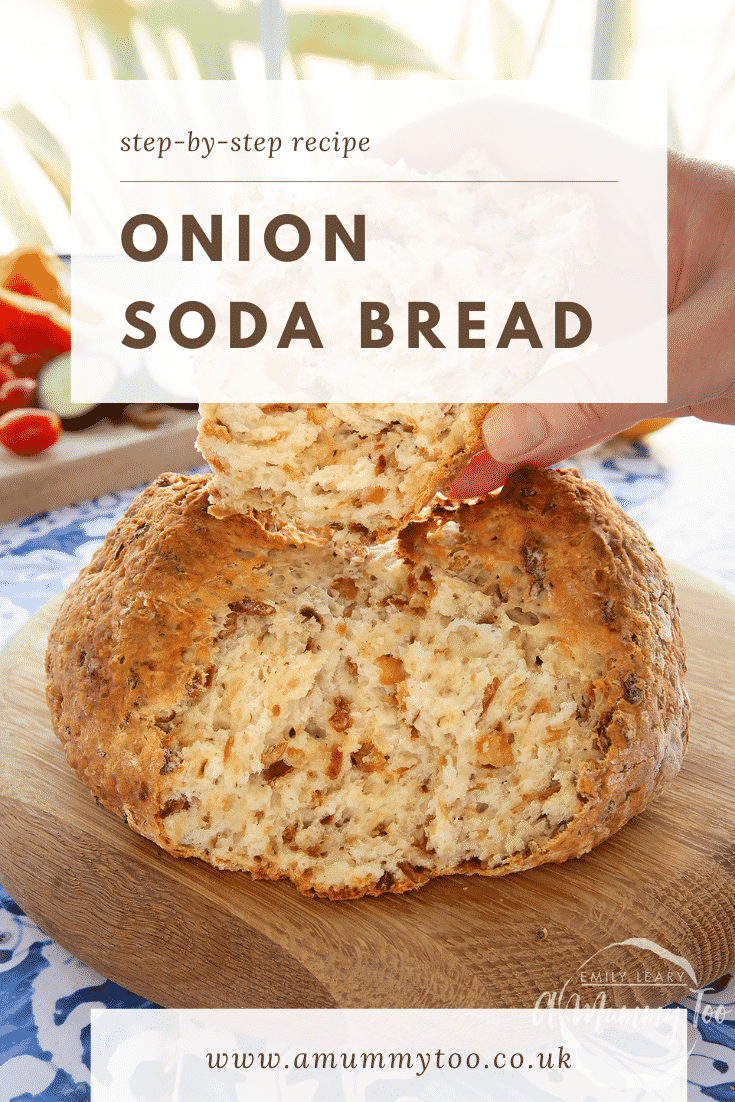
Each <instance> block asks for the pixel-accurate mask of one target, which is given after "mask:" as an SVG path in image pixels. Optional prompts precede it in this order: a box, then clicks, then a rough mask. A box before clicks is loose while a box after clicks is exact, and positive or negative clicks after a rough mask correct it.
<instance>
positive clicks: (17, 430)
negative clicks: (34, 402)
mask: <svg viewBox="0 0 735 1102" xmlns="http://www.w3.org/2000/svg"><path fill="white" fill-rule="evenodd" d="M60 436H61V421H60V420H59V418H58V417H57V416H56V414H55V413H49V412H48V410H45V409H11V410H10V411H9V412H8V413H4V414H3V415H2V417H0V444H4V445H5V447H6V448H9V449H10V451H11V452H15V454H16V455H38V453H39V452H43V451H45V450H46V448H50V447H51V445H52V444H55V443H56V441H57V440H58V439H59V437H60Z"/></svg>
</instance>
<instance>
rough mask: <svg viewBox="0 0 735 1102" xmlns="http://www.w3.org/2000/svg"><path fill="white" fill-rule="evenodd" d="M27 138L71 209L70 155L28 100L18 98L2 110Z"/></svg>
mask: <svg viewBox="0 0 735 1102" xmlns="http://www.w3.org/2000/svg"><path fill="white" fill-rule="evenodd" d="M0 115H2V117H3V118H4V119H5V120H6V122H9V123H10V125H11V126H12V127H13V130H15V132H16V134H17V135H18V137H19V138H20V140H21V141H22V142H23V145H24V146H25V147H26V149H27V150H28V152H29V153H30V154H31V156H32V157H33V159H34V161H35V162H36V164H37V165H39V167H40V168H42V169H43V171H44V172H45V173H46V175H47V176H48V178H49V180H50V181H51V183H52V184H53V185H54V187H55V188H56V190H57V191H58V192H59V194H60V195H61V197H62V198H63V200H64V202H65V203H66V205H67V208H68V209H71V184H70V174H71V169H70V166H69V156H68V154H67V153H66V151H65V149H64V148H63V146H61V144H60V143H59V142H58V141H57V140H56V138H55V137H54V136H53V134H52V133H51V131H50V130H48V129H47V128H46V127H45V126H44V124H43V123H42V122H41V120H40V119H39V118H38V117H37V116H36V115H34V114H33V112H32V111H30V110H29V109H28V108H27V107H26V106H25V104H23V103H19V102H18V100H16V101H15V102H14V103H11V105H10V107H6V108H4V109H2V110H0Z"/></svg>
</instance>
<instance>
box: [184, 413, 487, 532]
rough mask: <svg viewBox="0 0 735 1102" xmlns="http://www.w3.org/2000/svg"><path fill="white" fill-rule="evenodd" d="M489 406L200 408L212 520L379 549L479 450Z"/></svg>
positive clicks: (199, 444) (201, 448)
mask: <svg viewBox="0 0 735 1102" xmlns="http://www.w3.org/2000/svg"><path fill="white" fill-rule="evenodd" d="M490 408H491V407H490V405H487V404H486V405H436V404H426V405H421V404H418V403H409V404H406V405H377V404H372V405H367V404H364V403H358V404H352V405H350V404H347V405H265V406H258V405H237V404H232V403H228V404H222V405H213V404H209V405H208V404H202V405H201V406H200V414H201V416H200V420H199V433H198V439H197V448H198V449H199V451H200V452H201V453H202V455H203V456H204V458H205V459H206V460H207V461H208V463H209V464H210V466H211V467H212V471H213V473H212V475H211V477H210V481H209V484H208V490H209V495H210V499H211V508H210V512H211V513H212V514H213V515H214V516H216V517H226V516H230V515H231V514H233V513H243V514H249V515H251V516H253V517H255V519H256V520H258V521H259V522H260V523H261V524H262V525H263V526H264V527H267V528H271V527H273V526H275V527H277V528H280V529H281V530H287V531H288V532H289V533H290V535H291V537H292V538H295V539H297V540H298V539H303V538H304V536H305V535H309V536H312V537H316V538H317V539H320V540H322V541H326V540H331V541H332V542H333V543H334V544H335V545H337V546H342V547H345V548H349V547H354V546H355V545H358V546H359V545H361V544H363V543H376V542H381V541H382V540H384V539H386V538H388V537H389V536H391V535H392V534H394V533H395V532H397V531H399V530H400V529H401V528H404V527H405V526H406V524H408V523H409V521H411V520H413V519H415V517H417V516H418V515H419V513H420V512H421V510H422V509H423V508H424V507H425V506H426V505H427V504H428V503H429V502H430V501H431V500H432V498H433V497H434V496H435V494H436V492H437V490H439V489H441V487H442V486H447V485H448V484H449V483H450V482H452V480H453V479H454V478H455V477H456V476H457V475H458V474H459V472H460V471H461V470H462V469H463V467H464V466H465V464H466V463H467V462H468V461H469V460H470V458H471V457H472V456H473V455H474V454H475V453H476V452H478V451H480V450H481V449H482V422H483V420H484V418H485V415H486V413H487V412H488V410H489V409H490Z"/></svg>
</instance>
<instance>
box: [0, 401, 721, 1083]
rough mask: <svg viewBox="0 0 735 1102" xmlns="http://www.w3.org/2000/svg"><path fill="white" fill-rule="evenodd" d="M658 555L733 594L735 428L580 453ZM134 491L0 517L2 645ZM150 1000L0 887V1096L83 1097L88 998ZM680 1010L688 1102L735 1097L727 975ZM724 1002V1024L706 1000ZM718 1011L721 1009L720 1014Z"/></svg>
mask: <svg viewBox="0 0 735 1102" xmlns="http://www.w3.org/2000/svg"><path fill="white" fill-rule="evenodd" d="M575 465H576V466H578V467H579V468H580V469H581V470H582V472H583V473H584V474H585V475H587V476H588V477H591V478H595V479H596V480H597V481H599V482H601V483H603V485H605V486H606V487H607V489H608V490H609V491H610V492H611V493H612V494H613V495H614V496H615V497H616V498H617V500H618V501H619V502H620V504H621V505H622V506H623V507H624V508H625V509H627V510H628V511H629V512H630V514H631V515H632V516H634V517H635V519H636V520H638V521H639V523H641V524H642V525H643V527H644V528H645V529H646V531H647V532H648V534H649V536H650V537H651V539H652V540H653V542H654V544H655V545H656V546H657V547H658V549H659V551H661V553H662V554H664V555H665V556H667V557H669V558H671V559H673V560H676V561H678V562H680V563H683V564H684V565H685V566H687V567H689V568H690V569H691V570H694V571H696V572H697V573H699V574H700V575H703V576H704V577H706V578H708V579H709V580H710V581H712V582H714V583H716V584H719V585H720V586H721V587H722V588H724V589H726V590H729V591H730V592H731V593H733V594H735V429H732V428H730V427H729V426H720V425H703V424H702V423H700V422H696V421H694V420H693V419H688V420H687V421H681V422H678V423H677V424H675V425H672V426H669V428H667V429H665V430H663V432H662V433H661V434H659V436H657V437H652V438H651V443H650V445H649V444H641V443H632V444H628V443H624V442H622V441H614V442H612V443H609V444H606V445H603V446H602V447H601V448H598V449H595V450H594V451H591V452H587V453H584V454H583V455H581V456H579V457H577V459H576V460H575ZM138 489H139V487H138V488H135V489H131V490H127V491H124V492H122V493H118V494H107V495H105V496H103V497H99V498H96V499H94V500H92V501H89V502H85V503H83V504H81V505H74V506H67V507H66V508H63V509H59V510H56V511H55V512H52V513H43V514H40V515H38V516H34V517H29V518H28V519H25V520H22V521H16V522H13V523H9V524H4V525H0V646H2V645H3V644H4V643H5V642H6V641H7V640H8V639H9V638H10V637H11V635H13V633H14V632H15V631H17V630H18V628H20V627H21V625H22V624H23V623H25V621H26V620H27V619H28V618H29V617H30V616H31V615H32V614H33V613H34V612H35V611H36V610H37V609H39V608H40V607H41V606H42V605H44V604H45V603H46V602H47V601H48V600H50V599H51V598H52V597H53V596H55V594H57V593H58V592H60V591H61V590H62V589H64V588H65V586H67V585H68V584H69V582H70V581H72V579H73V578H74V577H75V576H76V574H77V573H78V571H79V570H80V569H81V567H82V566H84V565H85V564H86V563H88V562H89V560H90V558H91V556H92V553H93V552H94V550H95V549H96V547H97V546H99V544H100V542H101V541H102V539H103V537H104V536H105V534H106V532H107V531H108V530H109V529H110V528H111V527H112V525H113V524H114V522H115V521H116V520H117V519H118V517H120V516H121V515H122V513H124V512H125V510H126V509H127V507H128V505H129V504H130V502H131V501H132V500H133V498H134V497H135V495H136V493H137V492H138ZM152 1005H153V1004H151V1003H149V1002H147V1001H146V1000H145V999H142V998H140V997H139V996H137V995H135V994H133V993H131V992H128V991H124V990H123V989H122V988H120V987H118V986H117V985H115V984H113V983H111V982H109V981H107V980H105V978H104V977H102V976H99V975H97V974H96V973H95V972H93V971H92V970H91V969H89V968H87V967H86V966H85V965H83V964H81V963H80V962H79V961H77V960H75V959H74V958H73V957H71V956H70V955H69V954H68V953H67V952H65V950H63V949H62V948H61V947H60V946H58V945H56V944H55V943H54V942H53V941H52V940H51V939H50V938H48V937H47V936H46V935H45V934H43V933H42V932H41V931H40V930H39V929H38V927H36V926H35V925H34V923H33V922H31V921H30V919H28V918H27V917H26V916H25V915H24V914H23V912H22V911H21V910H20V908H19V907H18V906H17V905H16V904H15V903H14V902H13V900H12V899H10V898H9V896H8V895H7V894H6V893H5V892H4V891H3V889H2V888H1V887H0V1102H51V1100H57V1099H58V1100H61V1099H69V1100H72V1102H77V1100H78V1102H83V1100H87V1099H89V1089H90V1088H89V1081H90V1074H89V1068H90V1041H89V1033H90V1027H89V1021H90V1010H91V1008H93V1007H96V1006H99V1007H103V1006H105V1007H146V1006H152ZM682 1005H685V1006H686V1007H687V1015H688V1019H689V1029H690V1035H691V1036H690V1049H691V1050H692V1055H691V1056H690V1059H689V1084H690V1085H689V1091H690V1102H695V1100H696V1099H700V1098H701V1097H702V1095H705V1096H708V1097H710V1098H714V1099H727V1100H728V1102H730V1100H731V1099H733V1098H735V978H733V977H731V976H726V977H723V978H722V979H721V980H720V982H719V983H718V984H714V985H712V986H711V988H709V989H708V990H707V991H705V992H704V993H700V994H699V1005H698V1002H697V996H696V995H692V996H691V997H690V998H688V999H687V1000H686V1002H685V1003H684V1004H682ZM707 1005H710V1006H713V1007H714V1006H724V1007H727V1008H728V1010H727V1013H726V1015H725V1020H724V1021H723V1022H722V1023H721V1024H717V1023H716V1022H715V1021H713V1020H711V1018H710V1020H709V1021H707V1020H705V1019H706V1017H707V1015H706V1014H703V1009H704V1007H705V1006H707ZM720 1016H721V1014H720Z"/></svg>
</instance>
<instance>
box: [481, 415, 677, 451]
mask: <svg viewBox="0 0 735 1102" xmlns="http://www.w3.org/2000/svg"><path fill="white" fill-rule="evenodd" d="M660 410H661V407H660V406H650V405H643V404H623V403H614V404H611V403H601V402H600V403H580V402H574V403H564V402H559V403H553V404H527V403H521V404H514V405H499V406H495V407H494V408H493V409H491V410H490V412H489V414H488V415H487V417H486V418H485V423H484V425H483V429H482V432H483V438H484V442H485V447H486V449H487V451H488V453H489V454H490V455H491V456H492V458H493V459H495V460H496V461H497V462H498V463H503V464H510V465H513V464H521V463H533V464H534V465H536V466H541V465H546V464H548V463H558V462H559V460H561V459H567V458H568V457H569V456H570V455H575V454H576V453H577V452H579V451H581V450H582V449H583V448H589V447H592V445H593V444H597V443H599V442H600V441H601V440H607V439H608V437H610V436H614V435H615V433H617V432H619V431H620V430H621V429H624V428H628V427H629V426H630V425H632V424H635V422H636V421H640V420H642V419H643V418H644V417H647V416H657V415H658V413H659V411H660Z"/></svg>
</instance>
